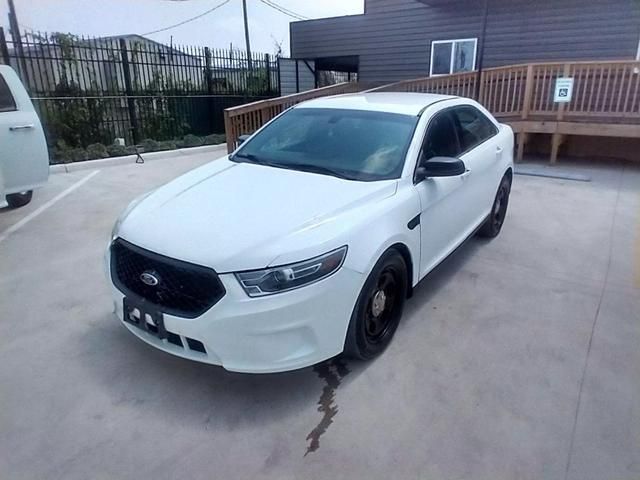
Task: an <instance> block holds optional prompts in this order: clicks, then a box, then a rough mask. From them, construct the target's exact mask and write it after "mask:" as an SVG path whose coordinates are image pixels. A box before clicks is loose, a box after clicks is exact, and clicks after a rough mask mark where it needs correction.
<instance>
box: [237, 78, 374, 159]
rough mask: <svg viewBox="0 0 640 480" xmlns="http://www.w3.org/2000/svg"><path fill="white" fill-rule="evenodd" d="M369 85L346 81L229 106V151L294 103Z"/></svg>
mask: <svg viewBox="0 0 640 480" xmlns="http://www.w3.org/2000/svg"><path fill="white" fill-rule="evenodd" d="M366 88H368V87H367V85H365V84H362V83H357V82H344V83H339V84H337V85H330V86H328V87H323V88H317V89H315V90H309V91H307V92H302V93H294V94H293V95H287V96H285V97H278V98H272V99H269V100H261V101H259V102H253V103H247V104H246V105H240V106H239V107H233V108H228V109H226V110H225V112H224V127H225V133H226V136H227V151H228V152H229V153H231V152H232V151H233V150H234V149H235V148H236V146H237V142H238V137H239V136H240V135H246V134H250V133H253V132H255V131H256V130H258V129H259V128H260V127H262V125H264V124H265V123H267V122H268V121H269V120H271V119H272V118H274V117H276V116H277V115H280V113H282V112H283V111H284V110H286V109H287V108H289V107H292V106H293V105H296V104H298V103H300V102H304V101H306V100H311V99H313V98H319V97H326V96H329V95H340V94H343V93H354V92H360V91H362V90H365V89H366Z"/></svg>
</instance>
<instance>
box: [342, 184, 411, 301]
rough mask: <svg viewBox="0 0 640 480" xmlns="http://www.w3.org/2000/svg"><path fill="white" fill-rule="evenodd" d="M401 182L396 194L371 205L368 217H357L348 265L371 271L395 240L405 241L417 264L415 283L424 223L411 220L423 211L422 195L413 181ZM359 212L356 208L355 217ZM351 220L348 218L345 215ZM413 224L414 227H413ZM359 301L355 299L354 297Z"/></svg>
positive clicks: (350, 241)
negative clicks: (414, 186) (414, 222)
mask: <svg viewBox="0 0 640 480" xmlns="http://www.w3.org/2000/svg"><path fill="white" fill-rule="evenodd" d="M403 183H404V181H401V184H400V185H398V191H397V193H396V195H394V196H393V197H390V198H388V199H385V200H384V201H382V202H378V203H376V204H373V205H370V206H367V213H368V215H367V218H368V219H372V220H371V221H364V220H363V218H362V215H360V218H353V219H352V222H353V223H352V225H354V228H353V230H352V231H351V235H350V240H349V245H350V246H349V252H348V254H347V258H346V260H345V266H347V267H348V268H351V269H353V270H355V271H358V272H361V273H365V274H367V275H368V274H369V273H370V272H371V270H372V269H373V266H374V265H375V264H376V262H377V261H378V259H379V258H380V257H381V256H382V254H383V253H384V252H385V251H386V250H387V249H388V248H389V247H391V246H393V245H395V244H403V245H405V246H406V247H407V248H408V250H409V253H410V255H411V262H412V264H413V278H412V285H415V284H416V283H418V280H419V273H420V268H419V265H420V253H421V252H420V225H409V223H410V222H411V221H412V220H413V219H415V217H416V216H418V215H420V198H419V196H418V194H417V193H416V192H415V190H414V189H413V188H412V187H413V185H407V184H405V185H403ZM356 216H358V213H357V212H354V217H356ZM345 220H346V221H349V220H348V219H345ZM410 227H413V228H410ZM354 304H355V299H354Z"/></svg>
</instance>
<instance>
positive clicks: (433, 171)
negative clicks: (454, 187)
mask: <svg viewBox="0 0 640 480" xmlns="http://www.w3.org/2000/svg"><path fill="white" fill-rule="evenodd" d="M466 171H467V167H466V166H465V164H464V162H463V161H462V160H460V159H459V158H451V157H433V158H430V159H429V160H426V161H424V160H423V161H421V162H420V165H419V166H418V168H417V169H416V182H421V181H422V180H424V179H425V178H430V177H457V176H459V175H462V174H463V173H464V172H466Z"/></svg>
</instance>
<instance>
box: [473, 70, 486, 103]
mask: <svg viewBox="0 0 640 480" xmlns="http://www.w3.org/2000/svg"><path fill="white" fill-rule="evenodd" d="M486 78H487V74H486V72H484V71H483V72H482V73H481V74H480V77H476V82H480V85H477V86H476V88H475V91H476V92H478V98H476V100H477V101H478V102H479V103H484V98H483V97H484V82H485V80H486Z"/></svg>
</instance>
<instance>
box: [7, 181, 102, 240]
mask: <svg viewBox="0 0 640 480" xmlns="http://www.w3.org/2000/svg"><path fill="white" fill-rule="evenodd" d="M98 173H100V170H95V171H93V172H91V173H90V174H88V175H86V176H85V177H83V178H81V179H80V180H78V181H77V182H76V183H74V184H73V185H71V186H70V187H69V188H67V189H66V190H64V191H63V192H60V193H59V194H58V195H56V196H55V197H53V198H52V199H51V200H49V201H48V202H47V203H45V204H44V205H42V206H41V207H39V208H37V209H36V210H34V211H33V212H31V213H30V214H29V215H27V216H26V217H24V218H23V219H22V220H20V221H19V222H18V223H16V224H14V225H11V226H10V227H9V228H7V229H6V230H5V231H4V232H2V233H1V234H0V243H2V242H3V241H4V240H6V239H7V237H9V235H11V234H12V233H15V232H17V231H18V230H19V229H20V228H22V227H24V226H25V225H26V224H27V223H29V222H30V221H31V220H33V219H34V218H36V217H37V216H38V215H40V214H41V213H42V212H44V211H45V210H47V209H48V208H50V207H52V206H53V205H55V204H56V203H57V202H59V201H60V200H62V199H63V198H64V197H66V196H67V195H69V194H70V193H71V192H73V191H74V190H76V189H77V188H80V187H81V186H82V185H84V184H85V183H87V182H88V181H89V180H91V178H93V177H95V176H96V175H97V174H98Z"/></svg>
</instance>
